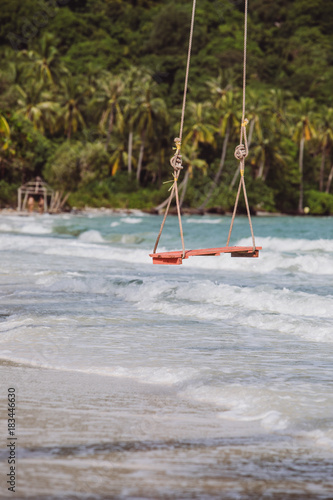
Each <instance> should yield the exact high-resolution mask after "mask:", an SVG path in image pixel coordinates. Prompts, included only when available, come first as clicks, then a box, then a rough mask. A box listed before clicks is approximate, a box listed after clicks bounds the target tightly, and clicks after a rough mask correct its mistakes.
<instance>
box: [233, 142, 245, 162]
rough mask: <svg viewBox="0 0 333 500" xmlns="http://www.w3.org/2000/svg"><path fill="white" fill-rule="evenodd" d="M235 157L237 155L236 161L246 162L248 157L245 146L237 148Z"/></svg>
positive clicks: (240, 145) (241, 145)
mask: <svg viewBox="0 0 333 500" xmlns="http://www.w3.org/2000/svg"><path fill="white" fill-rule="evenodd" d="M234 155H235V158H236V160H239V161H242V160H245V158H246V157H247V151H246V148H245V146H244V144H239V145H238V146H237V147H236V149H235V153H234Z"/></svg>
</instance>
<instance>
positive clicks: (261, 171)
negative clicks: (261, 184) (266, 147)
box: [256, 158, 265, 179]
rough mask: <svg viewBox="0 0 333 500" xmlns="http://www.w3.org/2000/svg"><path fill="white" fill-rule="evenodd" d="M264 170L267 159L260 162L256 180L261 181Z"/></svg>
mask: <svg viewBox="0 0 333 500" xmlns="http://www.w3.org/2000/svg"><path fill="white" fill-rule="evenodd" d="M264 168H265V158H262V159H261V160H260V164H259V170H258V174H257V175H256V179H261V178H262V177H263V175H264Z"/></svg>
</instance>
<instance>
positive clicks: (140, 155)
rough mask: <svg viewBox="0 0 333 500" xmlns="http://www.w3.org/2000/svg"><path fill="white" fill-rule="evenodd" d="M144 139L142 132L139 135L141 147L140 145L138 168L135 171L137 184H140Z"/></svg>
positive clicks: (144, 135) (144, 133)
mask: <svg viewBox="0 0 333 500" xmlns="http://www.w3.org/2000/svg"><path fill="white" fill-rule="evenodd" d="M145 138H146V131H144V132H143V133H142V135H141V145H140V152H139V159H138V168H137V171H136V180H137V181H138V184H140V176H141V170H142V160H143V155H144V152H145Z"/></svg>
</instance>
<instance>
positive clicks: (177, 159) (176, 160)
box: [153, 0, 196, 258]
mask: <svg viewBox="0 0 333 500" xmlns="http://www.w3.org/2000/svg"><path fill="white" fill-rule="evenodd" d="M195 8H196V0H193V5H192V16H191V27H190V36H189V42H188V53H187V63H186V73H185V84H184V95H183V105H182V114H181V119H180V130H179V137H176V138H175V144H176V152H175V154H174V155H173V157H172V158H171V159H170V164H171V166H172V168H173V180H172V181H171V182H173V185H172V186H171V188H170V189H171V192H170V196H169V199H168V204H167V207H166V209H165V213H164V217H163V221H162V224H161V228H160V231H159V233H158V236H157V239H156V243H155V246H154V250H153V253H155V252H156V250H157V246H158V243H159V241H160V237H161V234H162V231H163V227H164V224H165V220H166V218H167V215H168V212H169V208H170V205H171V201H172V199H173V197H174V196H175V197H176V206H177V214H178V222H179V231H180V237H181V240H182V247H183V254H182V258H185V243H184V235H183V226H182V220H181V213H180V203H179V194H178V182H177V181H178V178H179V174H180V171H181V170H182V169H183V166H182V155H181V154H180V148H181V142H182V137H183V128H184V119H185V108H186V96H187V86H188V77H189V73H190V61H191V51H192V40H193V29H194V19H195Z"/></svg>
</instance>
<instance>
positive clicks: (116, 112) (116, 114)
mask: <svg viewBox="0 0 333 500" xmlns="http://www.w3.org/2000/svg"><path fill="white" fill-rule="evenodd" d="M97 85H98V88H97V92H96V97H95V99H94V101H95V102H96V103H97V104H98V105H99V107H101V108H102V116H101V119H100V126H101V127H102V129H104V127H105V125H106V124H107V135H106V141H105V149H106V150H107V149H108V147H109V144H110V139H111V134H112V131H113V127H114V125H116V122H117V121H118V122H120V126H122V123H121V122H122V121H123V113H122V110H121V107H120V104H121V98H122V95H123V91H124V85H125V83H124V79H123V78H122V77H121V76H117V77H115V76H113V75H112V74H111V73H107V72H105V73H104V74H103V77H102V78H101V79H100V80H99V81H98V82H97Z"/></svg>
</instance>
